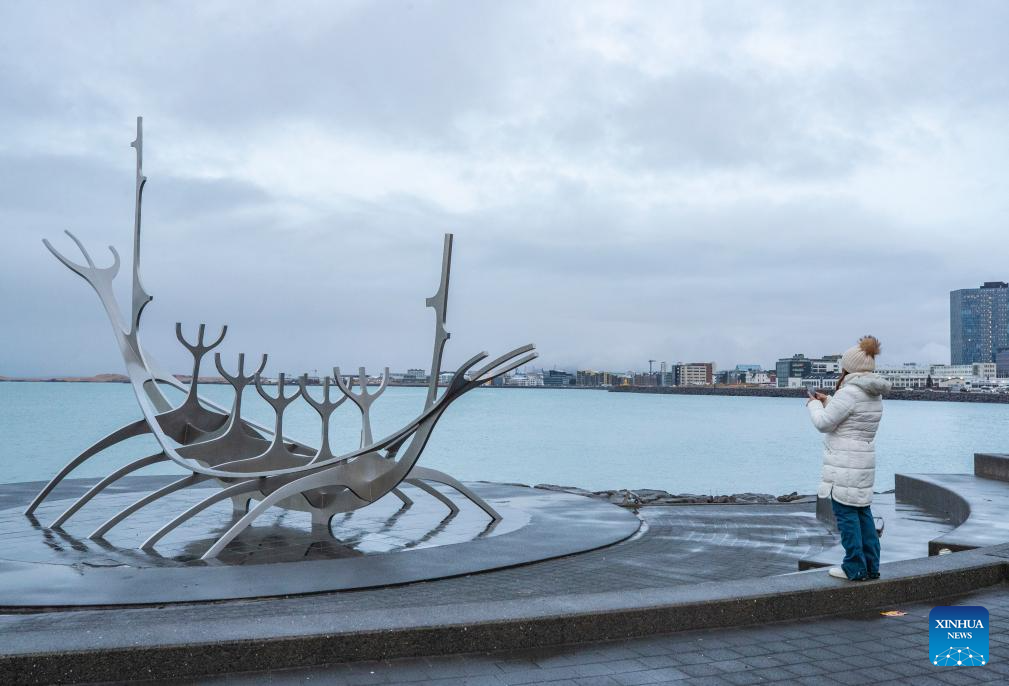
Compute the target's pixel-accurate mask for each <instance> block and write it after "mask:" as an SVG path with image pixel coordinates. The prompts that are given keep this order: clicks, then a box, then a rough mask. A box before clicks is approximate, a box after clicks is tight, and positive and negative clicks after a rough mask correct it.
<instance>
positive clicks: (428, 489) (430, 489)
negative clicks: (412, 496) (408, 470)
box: [404, 479, 459, 514]
mask: <svg viewBox="0 0 1009 686" xmlns="http://www.w3.org/2000/svg"><path fill="white" fill-rule="evenodd" d="M404 481H406V482H407V483H408V484H412V485H414V486H416V487H417V488H419V489H420V490H422V491H424V492H425V493H427V494H429V495H432V496H434V497H435V498H437V499H438V500H440V501H441V502H442V503H443V504H444V505H445V507H447V508H448V509H449V511H450V512H451V513H452V514H456V513H458V512H459V506H458V505H456V504H455V503H454V502H452V499H451V498H449V497H448V496H447V495H445V494H444V493H442V492H441V491H439V490H438V489H437V488H435V487H434V486H432V485H431V484H428V483H425V482H424V481H423V480H421V479H404Z"/></svg>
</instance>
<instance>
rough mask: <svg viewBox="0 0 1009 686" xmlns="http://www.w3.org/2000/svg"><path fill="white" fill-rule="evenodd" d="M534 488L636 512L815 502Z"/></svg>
mask: <svg viewBox="0 0 1009 686" xmlns="http://www.w3.org/2000/svg"><path fill="white" fill-rule="evenodd" d="M535 488H543V489H546V490H548V491H561V492H563V493H574V494H576V495H585V496H588V497H590V498H600V499H603V500H608V501H609V502H611V503H613V504H614V505H620V506H621V507H628V508H631V509H637V508H639V507H644V506H647V505H767V504H770V503H794V502H798V501H802V502H816V496H815V495H800V494H799V493H797V492H795V491H793V492H792V493H789V494H787V495H777V496H776V495H771V494H770V493H733V494H732V495H698V494H696V493H670V492H669V491H662V490H658V489H654V488H640V489H636V490H630V489H626V488H622V489H617V490H612V491H588V490H585V489H584V488H578V487H576V486H557V485H555V484H536V486H535Z"/></svg>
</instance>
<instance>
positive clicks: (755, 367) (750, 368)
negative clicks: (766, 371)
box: [736, 364, 762, 372]
mask: <svg viewBox="0 0 1009 686" xmlns="http://www.w3.org/2000/svg"><path fill="white" fill-rule="evenodd" d="M761 369H762V367H761V366H760V365H759V364H737V365H736V371H737V372H759V371H760V370H761Z"/></svg>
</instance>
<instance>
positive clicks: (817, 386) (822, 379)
mask: <svg viewBox="0 0 1009 686" xmlns="http://www.w3.org/2000/svg"><path fill="white" fill-rule="evenodd" d="M838 378H840V374H811V375H809V376H807V377H805V378H803V379H801V380H800V382H799V388H808V389H810V390H811V391H832V390H834V389H835V388H837V380H838Z"/></svg>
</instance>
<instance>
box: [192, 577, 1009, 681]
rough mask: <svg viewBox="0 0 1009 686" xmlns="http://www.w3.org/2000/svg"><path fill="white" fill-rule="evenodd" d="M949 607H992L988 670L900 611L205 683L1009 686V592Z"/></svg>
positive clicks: (924, 611)
mask: <svg viewBox="0 0 1009 686" xmlns="http://www.w3.org/2000/svg"><path fill="white" fill-rule="evenodd" d="M941 604H947V605H982V606H984V607H986V608H988V611H989V613H990V617H991V629H990V632H991V647H990V652H991V656H990V662H989V664H988V665H986V666H984V667H935V666H933V665H932V664H931V662H929V655H928V613H929V610H931V609H932V607H933V605H913V606H909V607H901V608H899V609H901V610H903V611H904V612H906V613H907V614H906V615H904V616H902V617H883V616H881V615H880V614H879V613H878V612H873V613H868V614H859V615H851V616H847V617H837V618H827V619H810V620H804V621H795V622H786V623H779V624H769V625H766V626H759V627H747V628H741V629H728V630H712V631H703V632H689V633H680V634H669V635H665V636H654V637H649V638H643V639H633V640H628V641H620V642H613V643H602V644H591V645H577V646H569V647H561V648H552V649H549V650H540V651H519V652H508V653H492V654H481V655H462V656H452V657H442V658H423V659H406V660H393V661H386V662H369V663H352V664H348V665H335V666H331V667H323V668H315V669H304V670H292V671H286V672H268V673H259V674H254V675H253V674H250V675H233V676H229V677H220V678H215V679H208V680H205V681H204V682H203V683H207V684H221V685H224V684H228V685H230V684H235V685H237V684H252V683H257V684H260V683H262V684H277V685H280V684H285V685H286V684H361V685H364V684H408V683H423V684H438V685H439V686H470V685H472V686H483V685H487V686H513V685H519V684H552V685H554V686H632V685H634V684H683V685H687V684H690V685H694V684H696V685H698V686H700V685H702V684H704V685H707V684H713V685H718V686H722V685H725V686H730V685H736V686H740V685H745V684H762V683H786V684H800V685H810V686H813V685H819V684H853V685H854V684H858V685H859V686H861V685H862V684H914V685H915V686H928V685H930V684H936V685H945V684H972V683H985V682H987V683H1005V682H1007V681H1009V588H1007V587H1006V586H1001V585H1000V586H997V587H993V588H990V589H986V590H984V591H981V592H978V593H974V594H971V595H969V596H965V597H961V598H958V599H956V600H946V601H943V602H942V603H941Z"/></svg>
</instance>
